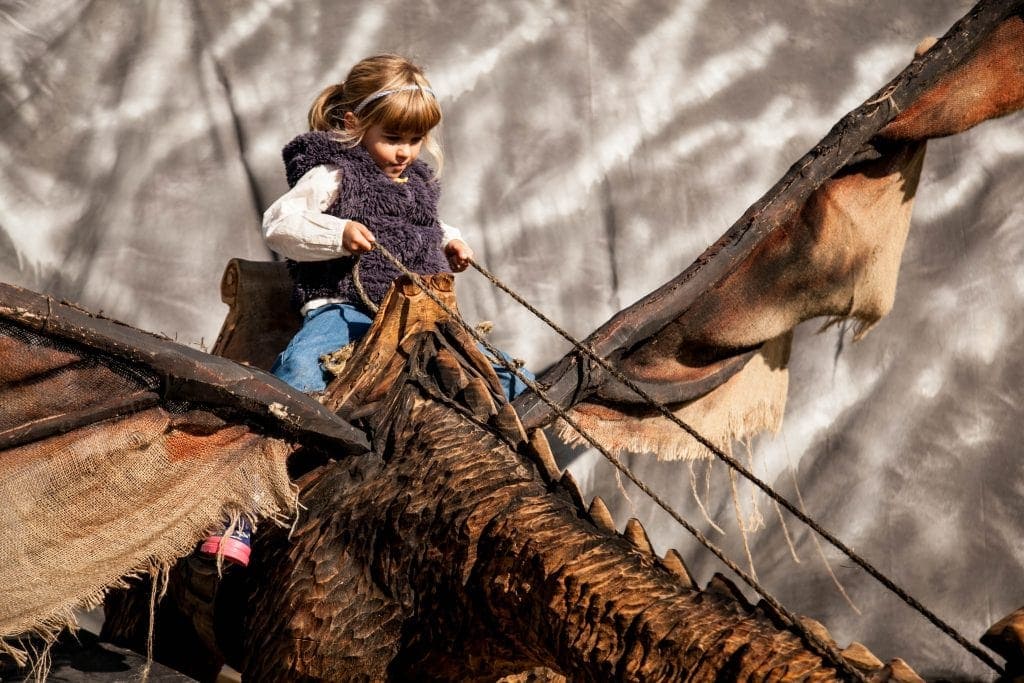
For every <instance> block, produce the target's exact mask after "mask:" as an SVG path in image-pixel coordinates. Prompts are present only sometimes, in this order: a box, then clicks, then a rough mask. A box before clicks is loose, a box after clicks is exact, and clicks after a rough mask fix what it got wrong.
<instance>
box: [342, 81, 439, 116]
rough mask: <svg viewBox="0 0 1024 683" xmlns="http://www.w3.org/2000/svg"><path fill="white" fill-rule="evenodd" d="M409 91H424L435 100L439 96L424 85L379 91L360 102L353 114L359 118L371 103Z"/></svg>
mask: <svg viewBox="0 0 1024 683" xmlns="http://www.w3.org/2000/svg"><path fill="white" fill-rule="evenodd" d="M407 90H422V91H423V92H428V93H430V94H431V96H433V98H434V99H437V95H434V91H433V90H431V89H430V88H425V87H423V86H422V85H403V86H402V87H401V88H395V89H393V90H378V91H377V92H375V93H373V94H372V95H370V96H369V97H367V98H366V99H365V100H363V101H362V102H360V103H359V104H358V105H357V106H356V108H355V109H353V110H352V113H353V114H355V115H356V116H358V115H359V112H361V111H362V110H363V109H365V108H366V105H368V104H370V103H371V102H373V101H375V100H379V99H380V98H382V97H387V96H388V95H393V94H394V93H396V92H405V91H407Z"/></svg>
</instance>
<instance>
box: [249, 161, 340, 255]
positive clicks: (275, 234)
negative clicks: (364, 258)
mask: <svg viewBox="0 0 1024 683" xmlns="http://www.w3.org/2000/svg"><path fill="white" fill-rule="evenodd" d="M340 182H341V169H339V168H338V167H337V166H333V165H330V164H327V165H323V166H316V167H314V168H312V169H310V170H309V171H308V172H306V174H305V175H304V176H302V178H300V179H299V182H297V183H295V187H293V188H292V189H290V190H289V191H288V192H286V193H285V194H283V195H281V197H279V198H278V199H277V201H275V202H274V203H273V204H271V205H270V208H269V209H267V210H266V212H265V213H264V214H263V239H264V240H265V241H266V243H267V246H268V247H270V248H271V249H272V250H274V251H275V252H277V253H278V254H280V255H281V256H284V257H285V258H290V259H292V260H293V261H326V260H328V259H333V258H338V257H341V256H348V255H349V252H348V250H347V249H345V248H344V247H343V246H341V233H342V230H343V229H344V228H345V224H346V223H347V222H348V219H347V218H336V217H334V216H332V215H330V214H326V213H324V211H325V210H326V209H327V207H329V206H330V205H331V204H332V203H333V202H334V200H335V199H336V198H337V196H338V187H339V184H340Z"/></svg>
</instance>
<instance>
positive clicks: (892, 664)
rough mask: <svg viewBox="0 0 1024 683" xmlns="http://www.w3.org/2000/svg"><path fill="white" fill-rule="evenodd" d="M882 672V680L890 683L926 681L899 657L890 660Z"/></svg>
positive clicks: (918, 682)
mask: <svg viewBox="0 0 1024 683" xmlns="http://www.w3.org/2000/svg"><path fill="white" fill-rule="evenodd" d="M882 672H883V673H882V675H881V676H880V678H881V679H882V680H886V681H889V682H890V683H925V681H924V679H923V678H921V677H920V676H918V675H917V672H916V671H914V670H913V669H911V668H910V665H909V664H907V663H906V662H904V661H903V660H902V659H900V658H899V657H896V658H895V659H892V660H890V661H889V663H888V664H886V665H885V668H884V669H883V670H882ZM886 673H888V675H889V676H888V678H885V674H886Z"/></svg>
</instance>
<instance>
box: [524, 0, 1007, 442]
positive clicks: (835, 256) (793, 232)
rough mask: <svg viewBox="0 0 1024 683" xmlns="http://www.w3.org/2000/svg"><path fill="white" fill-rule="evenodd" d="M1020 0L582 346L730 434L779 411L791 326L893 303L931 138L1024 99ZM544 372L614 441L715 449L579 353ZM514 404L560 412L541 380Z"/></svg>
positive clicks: (908, 74) (775, 419) (971, 28)
mask: <svg viewBox="0 0 1024 683" xmlns="http://www.w3.org/2000/svg"><path fill="white" fill-rule="evenodd" d="M1022 14H1024V2H1019V1H1018V2H1003V3H998V2H981V3H979V4H978V6H977V7H976V8H975V9H974V10H973V11H972V12H971V13H970V14H969V15H968V16H966V17H965V18H964V19H962V20H961V21H960V22H958V23H957V24H956V25H955V26H954V27H953V28H952V29H950V31H949V32H948V33H947V34H946V36H945V37H943V39H942V40H940V41H938V42H937V43H936V44H935V46H934V48H933V49H931V50H928V51H927V52H924V53H923V54H919V55H918V57H917V58H916V59H915V60H914V61H913V62H912V63H911V64H910V65H909V66H908V67H907V68H906V69H905V70H904V71H903V72H902V73H900V74H899V75H898V76H897V77H896V78H894V79H893V80H892V81H891V82H890V83H889V84H888V85H887V86H885V87H884V88H882V89H881V90H880V91H879V92H878V93H876V94H875V95H874V96H872V98H870V99H869V100H868V101H867V102H866V103H865V104H863V105H862V106H861V107H859V108H858V109H856V110H854V111H853V112H851V113H850V114H848V115H847V116H846V117H844V119H843V120H841V121H840V122H839V123H838V124H837V125H836V126H835V127H834V128H833V129H832V131H831V132H830V133H829V135H828V136H826V138H825V139H824V140H822V142H821V143H819V144H818V145H817V146H816V147H815V148H814V149H813V150H811V151H810V152H809V153H808V154H807V155H805V156H804V157H803V158H802V159H800V160H799V161H798V162H797V163H796V164H794V166H793V167H792V168H791V169H790V170H789V172H788V173H787V174H786V175H785V176H784V177H783V178H782V179H781V180H780V181H779V182H778V183H777V184H776V185H775V187H773V188H772V189H771V190H770V191H769V192H768V193H767V194H766V195H765V196H764V197H762V198H761V199H760V200H759V201H758V202H757V203H755V204H754V205H753V206H751V207H750V209H748V210H747V212H746V213H745V214H744V216H743V217H742V218H741V219H740V220H739V221H738V222H737V223H736V224H735V225H733V227H732V228H730V229H729V231H728V232H726V234H725V235H723V236H722V238H721V239H719V240H718V241H717V242H716V243H715V244H714V245H712V246H711V247H710V248H708V249H707V251H705V252H704V254H702V255H701V256H700V257H699V258H698V259H697V260H696V261H695V262H694V263H693V264H692V265H691V266H690V267H689V268H687V269H686V270H685V271H684V272H683V273H681V274H680V275H679V276H677V277H676V278H675V279H673V280H672V281H670V282H668V283H666V284H665V285H663V286H662V287H660V288H659V289H657V290H655V291H654V292H652V293H651V294H649V295H648V296H646V297H644V298H643V299H642V300H640V301H639V302H637V303H635V304H633V305H632V306H630V307H629V308H627V309H625V310H624V311H622V312H620V313H619V314H617V315H616V316H615V317H614V318H612V319H611V320H609V321H608V322H607V323H605V324H604V325H603V326H602V327H601V328H599V329H598V330H597V331H596V332H595V333H594V334H592V335H591V336H590V337H589V338H588V339H587V340H586V343H587V344H588V346H590V347H591V348H592V349H594V350H595V351H596V352H597V354H598V355H600V356H602V357H604V358H605V359H607V361H608V362H609V363H610V364H611V365H612V366H613V367H614V368H615V369H616V370H618V371H619V372H621V373H623V374H624V375H625V376H626V377H627V378H629V379H630V380H631V381H633V382H634V383H636V384H637V385H638V386H639V387H640V388H641V389H642V390H644V391H645V392H647V393H648V394H649V395H650V396H652V397H653V398H655V399H656V400H658V401H661V402H664V403H666V404H668V405H669V406H670V407H671V408H672V410H673V411H675V412H677V414H678V415H679V416H681V417H683V419H684V420H686V421H688V422H689V423H690V424H692V426H694V427H696V428H697V430H698V431H701V432H704V433H705V434H706V435H707V436H708V437H709V438H710V440H711V441H712V442H714V443H717V444H718V445H720V446H722V447H724V448H727V447H728V444H729V443H731V441H732V440H733V439H735V438H743V437H744V436H747V435H749V434H751V433H753V432H756V431H759V430H760V429H763V428H774V427H777V426H778V424H779V420H780V419H781V414H782V408H783V405H784V401H785V393H786V382H787V380H786V372H785V365H786V361H787V359H788V355H789V349H788V346H789V338H790V333H791V330H792V329H793V327H794V326H795V325H797V324H798V323H800V322H801V321H804V320H808V319H811V318H815V317H821V316H824V317H826V318H827V319H829V320H830V321H835V320H840V319H853V320H854V321H855V335H856V336H857V337H860V336H862V335H863V334H864V333H866V332H867V330H868V329H870V327H871V326H872V325H874V324H875V323H876V322H877V321H878V320H879V319H881V317H883V316H884V315H885V314H886V313H888V311H889V310H890V308H891V306H892V301H893V297H894V293H895V285H896V275H897V273H898V270H899V262H900V259H901V256H902V251H903V246H904V244H905V240H906V236H907V231H908V229H909V225H910V213H911V208H912V203H913V198H914V193H915V190H916V187H917V183H918V180H919V178H920V171H921V164H922V160H923V155H924V145H925V142H926V140H927V139H928V138H930V137H934V136H938V135H947V134H951V133H955V132H958V131H961V130H964V129H966V128H968V127H970V126H972V125H975V124H976V123H979V122H980V121H983V120H985V119H987V118H992V117H994V116H1002V115H1005V114H1008V113H1010V112H1012V111H1015V110H1017V109H1020V108H1021V106H1024V91H1022V86H1021V74H1022V73H1024V49H1022V36H1024V20H1022ZM978 84H983V87H979V86H978ZM541 381H542V382H543V383H545V384H548V385H549V386H550V388H551V389H550V394H549V395H550V396H552V398H554V399H555V400H556V401H557V402H558V403H560V404H561V406H562V407H565V408H570V407H572V408H573V414H574V416H575V417H577V418H578V419H579V420H580V421H581V422H582V424H583V425H584V426H585V427H588V428H589V429H590V430H591V432H592V433H593V434H594V436H597V437H598V438H599V439H601V440H603V441H605V442H607V443H608V445H610V446H612V447H614V448H620V449H629V450H657V451H659V454H660V455H662V456H663V457H690V456H695V455H702V454H706V452H704V451H703V449H701V448H699V447H697V444H696V443H692V442H690V439H689V437H688V436H686V435H685V434H682V433H681V432H679V430H677V429H675V428H674V427H673V426H672V425H670V424H668V422H667V421H666V420H664V419H663V418H661V417H655V415H656V412H655V411H654V410H652V409H650V408H649V407H648V406H647V405H646V403H645V401H644V399H642V398H641V397H639V396H638V395H637V394H636V393H635V392H633V391H632V390H631V389H629V388H627V387H625V386H623V385H622V384H621V383H619V382H617V381H616V380H614V379H612V378H611V377H609V376H608V374H607V373H606V372H604V371H603V370H601V369H600V368H598V367H597V366H596V365H595V364H594V363H592V362H590V361H589V360H587V359H585V358H583V357H582V355H581V354H578V353H572V354H569V355H568V356H566V357H565V358H563V360H562V361H560V362H559V363H558V364H556V365H555V366H554V367H553V368H552V369H551V370H549V371H548V372H547V373H545V375H544V376H543V377H541ZM516 406H517V409H518V410H519V411H520V414H521V415H522V416H523V421H524V423H525V424H526V425H527V426H529V427H533V426H538V425H541V424H545V423H547V422H548V421H550V420H551V419H553V413H552V411H551V409H550V408H549V407H548V406H547V405H545V404H544V403H542V402H541V401H539V399H537V398H536V397H534V396H532V395H529V394H527V395H524V396H523V397H521V398H520V399H518V400H517V402H516ZM566 436H568V437H569V438H570V439H571V438H574V437H573V435H572V434H571V433H569V432H568V431H566Z"/></svg>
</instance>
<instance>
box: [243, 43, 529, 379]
mask: <svg viewBox="0 0 1024 683" xmlns="http://www.w3.org/2000/svg"><path fill="white" fill-rule="evenodd" d="M440 121H441V108H440V106H439V105H438V102H437V98H436V96H435V95H434V91H433V90H431V88H430V84H429V83H428V82H427V79H426V77H425V76H424V75H423V71H422V70H421V69H420V68H419V67H418V66H416V65H415V64H413V63H411V62H410V61H408V60H407V59H405V58H403V57H399V56H397V55H378V56H375V57H370V58H368V59H364V60H363V61H361V62H359V63H358V64H356V65H355V66H354V67H353V68H352V70H351V71H350V72H349V74H348V77H347V78H346V79H345V82H344V83H339V84H337V85H332V86H329V87H327V88H326V89H325V90H324V91H323V92H322V93H321V94H320V96H319V97H318V98H317V99H316V100H315V101H314V102H313V105H312V107H311V108H310V110H309V127H310V129H311V131H312V132H310V133H305V134H303V135H300V136H298V137H297V138H295V139H294V140H292V141H291V142H290V143H288V144H287V145H286V146H285V148H284V151H283V156H284V162H285V170H286V173H287V177H288V183H289V185H290V186H291V188H292V189H291V190H290V191H289V192H288V193H286V194H285V195H284V196H282V197H281V198H280V199H278V200H277V201H276V202H274V204H273V205H272V206H271V207H270V208H269V209H268V210H267V212H266V213H265V214H264V217H263V231H264V237H265V239H266V242H267V245H268V246H269V247H270V248H271V249H273V250H274V251H275V252H277V253H279V254H281V255H282V256H285V257H286V258H287V259H288V268H289V271H290V272H291V275H292V279H293V281H294V282H295V288H294V291H293V301H294V303H295V304H296V306H297V307H298V308H299V310H300V312H301V313H302V315H303V324H302V329H301V330H300V331H299V332H298V333H297V334H296V335H295V337H294V338H293V339H292V341H291V342H290V343H289V344H288V347H287V348H286V349H285V350H284V351H283V352H281V354H280V356H278V358H277V361H276V362H275V363H274V367H273V368H272V369H271V372H273V373H274V374H275V375H276V376H277V377H280V378H281V379H283V380H284V381H286V382H288V383H289V384H291V385H292V386H294V387H296V388H297V389H300V390H302V391H304V392H307V393H315V392H321V391H323V390H324V389H325V388H326V386H327V379H328V376H327V373H326V372H325V370H324V368H323V366H322V364H321V363H320V357H321V356H322V355H324V354H327V353H330V352H332V351H336V350H337V349H339V348H341V347H343V346H345V345H346V344H348V343H349V342H351V341H355V340H357V339H359V338H360V337H362V336H363V335H364V334H365V333H366V331H367V330H368V329H369V326H370V322H371V319H372V314H371V313H370V312H369V311H368V310H366V308H365V307H364V305H363V303H362V301H361V298H360V296H359V294H358V292H357V291H356V288H355V285H354V282H353V278H352V266H353V264H354V262H355V259H354V256H355V255H357V254H362V257H361V261H360V265H359V279H360V281H361V282H362V284H363V287H364V289H365V291H366V294H367V297H368V298H369V299H370V300H371V301H372V302H373V303H374V304H377V305H379V304H380V302H381V300H382V299H383V297H384V294H385V293H386V292H387V289H388V287H389V286H390V284H391V282H392V281H393V280H394V279H395V278H396V277H398V276H399V275H400V274H401V273H400V271H399V270H398V268H396V267H395V266H394V265H393V264H392V263H391V262H390V261H388V260H387V259H385V258H384V257H383V256H382V255H381V254H380V253H379V252H376V251H370V249H371V243H372V242H373V241H375V240H379V241H380V243H381V244H382V245H383V246H385V247H386V248H387V249H388V250H389V251H390V252H391V253H392V254H394V255H395V256H397V257H398V259H399V260H400V261H401V262H402V263H403V264H405V266H406V267H407V268H409V269H410V270H412V271H414V272H416V273H419V274H421V275H428V274H433V273H441V272H448V271H449V270H454V271H457V272H458V271H462V270H465V269H466V267H467V266H468V265H469V261H470V259H471V258H472V256H473V251H472V250H471V249H470V248H469V246H467V245H466V243H465V242H464V241H463V240H462V235H461V233H460V231H459V230H458V229H456V228H453V227H451V226H449V225H446V224H445V223H443V222H441V221H439V220H438V218H437V201H438V194H439V187H438V183H437V179H436V177H435V174H434V172H433V171H432V170H431V169H430V167H428V166H427V165H426V164H425V163H423V162H422V161H420V160H419V159H418V157H419V154H420V150H421V149H422V148H423V147H426V148H427V149H428V150H429V151H430V152H431V154H432V155H433V156H434V158H435V159H436V160H437V161H438V164H439V165H440V163H441V159H442V156H441V151H440V148H439V147H438V146H437V144H436V143H435V141H434V140H433V139H431V137H430V132H431V130H432V129H433V128H434V127H436V126H437V125H438V123H440ZM495 370H496V371H497V372H498V376H499V378H500V379H501V381H502V385H503V387H504V388H505V393H506V395H507V396H508V397H509V398H510V399H511V398H514V397H515V396H516V395H518V394H520V393H522V392H523V391H524V390H525V385H524V384H523V383H522V382H521V381H520V380H518V379H517V378H516V377H515V376H514V375H513V374H512V373H510V372H508V370H506V369H505V368H504V367H503V366H501V365H498V364H496V365H495Z"/></svg>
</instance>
